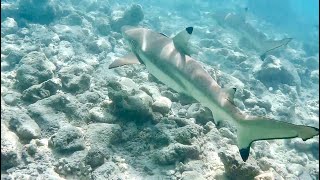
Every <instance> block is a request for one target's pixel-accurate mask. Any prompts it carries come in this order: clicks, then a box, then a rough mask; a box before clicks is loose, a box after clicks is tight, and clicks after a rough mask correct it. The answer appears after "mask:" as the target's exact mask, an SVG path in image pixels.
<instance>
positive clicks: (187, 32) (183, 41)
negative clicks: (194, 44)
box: [172, 27, 193, 56]
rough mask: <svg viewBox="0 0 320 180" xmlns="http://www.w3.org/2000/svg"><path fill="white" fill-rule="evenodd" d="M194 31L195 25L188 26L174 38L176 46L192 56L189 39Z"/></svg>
mask: <svg viewBox="0 0 320 180" xmlns="http://www.w3.org/2000/svg"><path fill="white" fill-rule="evenodd" d="M192 32H193V27H187V28H186V29H184V30H183V31H181V32H179V33H178V34H177V35H176V36H175V37H173V38H172V40H173V43H174V46H175V47H176V48H177V49H178V50H179V51H180V52H181V53H183V54H186V55H188V56H190V49H189V47H188V41H189V39H190V36H191V34H192Z"/></svg>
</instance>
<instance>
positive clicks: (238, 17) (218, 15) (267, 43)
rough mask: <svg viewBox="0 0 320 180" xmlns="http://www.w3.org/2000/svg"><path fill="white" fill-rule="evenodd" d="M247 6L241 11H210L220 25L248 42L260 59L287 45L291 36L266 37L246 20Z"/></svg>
mask: <svg viewBox="0 0 320 180" xmlns="http://www.w3.org/2000/svg"><path fill="white" fill-rule="evenodd" d="M247 11H248V8H245V9H244V10H243V11H242V12H238V13H236V12H229V13H228V12H226V11H221V10H220V11H217V12H215V13H212V15H211V16H212V17H213V19H214V20H215V21H216V22H217V23H218V24H219V25H220V26H222V27H224V28H227V29H231V30H233V31H234V32H236V33H238V34H239V35H240V37H242V39H244V40H246V41H247V42H249V43H250V44H251V45H252V46H253V47H254V48H255V49H256V50H257V52H258V53H259V56H260V59H261V60H264V59H265V58H266V56H267V55H268V54H271V53H272V52H274V51H275V50H277V49H279V48H281V47H284V46H285V45H287V44H288V43H289V42H290V41H291V40H292V38H284V39H280V40H273V39H268V37H267V36H266V35H265V34H264V33H263V32H260V31H258V30H257V29H256V28H254V27H253V26H252V25H251V24H250V23H248V22H247V21H246V16H247Z"/></svg>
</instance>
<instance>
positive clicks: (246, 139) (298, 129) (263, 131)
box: [237, 117, 319, 161]
mask: <svg viewBox="0 0 320 180" xmlns="http://www.w3.org/2000/svg"><path fill="white" fill-rule="evenodd" d="M317 135H319V129H318V128H315V127H311V126H304V125H295V124H290V123H286V122H281V121H277V120H273V119H268V118H264V117H249V118H243V119H239V121H238V123H237V141H238V148H239V152H240V155H241V158H242V160H243V161H246V160H247V159H248V157H249V153H250V146H251V144H252V142H254V141H257V140H268V139H288V138H295V137H299V138H301V139H302V140H304V141H305V140H308V139H310V138H312V137H314V136H317Z"/></svg>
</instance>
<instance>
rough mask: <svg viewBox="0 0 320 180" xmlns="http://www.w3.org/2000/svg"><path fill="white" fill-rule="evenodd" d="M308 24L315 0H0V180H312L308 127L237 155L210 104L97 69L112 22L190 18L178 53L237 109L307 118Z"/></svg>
mask: <svg viewBox="0 0 320 180" xmlns="http://www.w3.org/2000/svg"><path fill="white" fill-rule="evenodd" d="M318 21H319V1H317V0H307V1H303V0H281V1H280V0H229V1H225V0H212V1H211V0H203V1H200V0H161V1H155V0H121V1H116V0H63V1H59V0H41V1H40V0H3V1H1V179H6V180H7V179H8V180H9V179H19V180H20V179H99V180H100V179H101V180H102V179H112V180H118V179H130V180H131V179H134V180H135V179H183V180H190V179H192V180H200V179H201V180H202V179H217V180H227V179H231V180H234V179H235V180H238V179H239V180H250V179H256V180H271V179H277V180H278V179H292V180H293V179H294V180H298V179H301V180H317V179H319V136H316V137H313V138H312V139H309V140H307V141H303V140H301V139H299V138H294V139H278V140H263V141H256V142H254V143H253V144H252V146H251V152H250V157H249V159H248V161H246V162H243V160H242V159H241V157H240V154H239V150H238V147H237V146H236V133H235V130H234V129H233V128H232V127H229V126H228V124H224V125H222V127H219V128H217V127H216V126H215V124H214V121H213V117H212V114H211V112H210V110H209V109H207V108H205V107H203V106H202V105H201V104H199V103H198V102H196V101H195V100H193V99H191V98H189V97H185V96H183V95H181V94H179V93H177V92H175V91H174V90H172V89H170V87H167V86H166V85H164V84H162V83H161V82H159V81H158V80H157V79H156V78H154V77H153V76H151V75H150V74H149V73H148V71H147V70H146V69H145V67H144V66H143V65H130V66H123V67H119V68H116V69H108V66H109V65H110V64H111V62H113V61H114V60H115V59H117V58H119V57H122V56H124V55H126V54H127V53H128V52H130V48H129V46H128V44H127V43H126V42H125V39H124V38H123V37H122V34H121V27H122V26H124V25H131V26H141V27H145V28H149V29H152V30H153V31H156V32H159V33H163V34H165V35H167V36H169V37H173V36H174V35H176V34H177V33H179V32H180V31H181V30H184V29H185V28H186V27H189V26H192V27H193V28H194V32H193V34H192V37H191V39H190V45H191V48H192V54H191V57H193V58H194V59H196V60H198V61H199V63H200V64H201V65H202V66H203V68H204V69H205V70H207V71H208V72H209V74H210V75H211V76H212V77H213V78H214V79H215V80H216V81H217V82H218V84H219V85H220V86H222V87H237V92H236V94H235V99H234V101H235V104H236V105H237V107H238V108H239V109H241V110H242V111H244V112H246V113H248V114H252V115H259V116H268V117H271V118H274V119H277V120H281V121H284V122H290V123H295V124H303V125H308V126H314V127H317V128H319V23H318ZM291 38H292V39H291ZM282 39H289V40H290V41H289V42H287V43H280V44H279V42H280V41H281V40H282Z"/></svg>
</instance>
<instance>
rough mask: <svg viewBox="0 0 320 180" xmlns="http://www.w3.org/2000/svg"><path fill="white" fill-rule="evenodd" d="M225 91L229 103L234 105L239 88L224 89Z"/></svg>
mask: <svg viewBox="0 0 320 180" xmlns="http://www.w3.org/2000/svg"><path fill="white" fill-rule="evenodd" d="M223 91H224V92H225V93H226V94H227V96H228V101H230V102H231V103H232V104H234V101H233V98H234V94H235V93H236V91H237V88H223Z"/></svg>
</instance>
